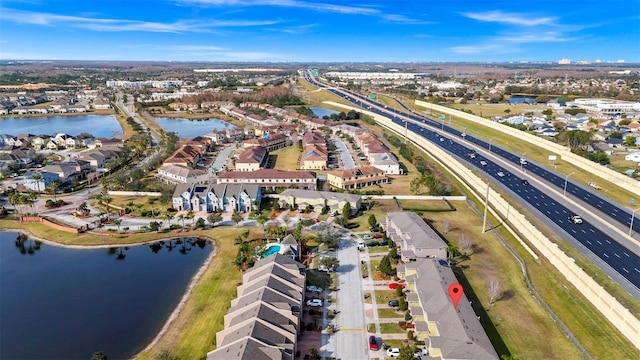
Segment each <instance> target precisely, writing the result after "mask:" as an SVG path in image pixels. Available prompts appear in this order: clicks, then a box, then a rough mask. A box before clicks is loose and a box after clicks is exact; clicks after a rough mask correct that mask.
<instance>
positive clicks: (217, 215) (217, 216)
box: [207, 212, 222, 226]
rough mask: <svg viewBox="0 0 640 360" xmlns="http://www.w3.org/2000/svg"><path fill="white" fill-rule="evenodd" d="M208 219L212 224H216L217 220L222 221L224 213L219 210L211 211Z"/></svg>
mask: <svg viewBox="0 0 640 360" xmlns="http://www.w3.org/2000/svg"><path fill="white" fill-rule="evenodd" d="M207 221H209V222H210V223H211V225H213V226H216V223H217V222H220V221H222V215H220V213H217V212H214V213H211V214H209V215H208V216H207Z"/></svg>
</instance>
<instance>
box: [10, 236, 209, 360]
mask: <svg viewBox="0 0 640 360" xmlns="http://www.w3.org/2000/svg"><path fill="white" fill-rule="evenodd" d="M17 236H18V233H15V232H0V324H2V326H0V359H17V360H20V359H82V360H87V359H89V358H91V355H92V354H93V353H94V352H96V351H102V352H104V354H105V355H107V356H108V358H109V359H125V358H130V357H132V356H133V355H135V354H136V353H137V352H139V351H141V350H142V349H144V348H145V347H146V346H147V345H148V343H149V342H151V340H153V338H154V337H155V336H156V334H157V333H158V332H159V331H160V329H161V328H162V326H163V325H164V323H165V321H166V319H167V318H168V316H169V315H170V313H171V312H172V311H173V310H174V308H175V306H176V305H177V304H178V302H179V301H180V299H181V298H182V296H183V293H184V291H185V290H186V288H187V286H188V284H189V282H190V280H191V278H192V277H193V275H194V274H195V273H196V272H197V270H198V269H199V268H200V267H201V266H202V264H203V263H204V261H205V260H206V259H207V257H208V256H209V255H210V254H211V252H212V250H213V246H212V245H211V244H210V243H208V242H206V241H202V240H200V241H198V240H197V239H195V238H181V239H174V240H172V241H164V242H158V243H154V244H153V245H151V244H147V245H139V246H131V247H126V248H125V247H121V248H112V249H106V248H102V249H70V248H62V247H58V246H53V245H49V244H38V243H36V242H35V241H33V240H31V239H29V240H26V241H24V242H23V243H22V245H21V246H18V245H17V244H16V238H17ZM214 261H215V260H214Z"/></svg>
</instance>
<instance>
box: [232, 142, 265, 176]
mask: <svg viewBox="0 0 640 360" xmlns="http://www.w3.org/2000/svg"><path fill="white" fill-rule="evenodd" d="M268 161H269V153H268V152H267V149H265V148H263V147H262V146H252V147H249V148H246V149H245V150H244V151H243V152H242V153H241V154H240V156H239V157H238V158H237V159H236V161H235V170H236V171H256V170H259V169H260V168H263V167H265V166H266V165H267V162H268Z"/></svg>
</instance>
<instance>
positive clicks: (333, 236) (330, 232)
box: [318, 226, 340, 249]
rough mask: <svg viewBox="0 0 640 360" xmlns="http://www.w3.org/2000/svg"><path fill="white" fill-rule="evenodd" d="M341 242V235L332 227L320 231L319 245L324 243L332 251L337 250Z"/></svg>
mask: <svg viewBox="0 0 640 360" xmlns="http://www.w3.org/2000/svg"><path fill="white" fill-rule="evenodd" d="M339 241H340V233H339V232H338V231H336V230H335V229H334V228H333V227H331V226H325V227H323V228H322V229H321V230H320V231H318V243H324V244H325V245H327V246H328V247H329V248H330V249H335V248H336V247H337V246H338V242H339Z"/></svg>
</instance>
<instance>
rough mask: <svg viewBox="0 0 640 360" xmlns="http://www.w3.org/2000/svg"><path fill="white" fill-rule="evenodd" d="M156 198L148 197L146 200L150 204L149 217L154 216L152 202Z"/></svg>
mask: <svg viewBox="0 0 640 360" xmlns="http://www.w3.org/2000/svg"><path fill="white" fill-rule="evenodd" d="M156 200H157V199H156V198H149V199H148V200H147V203H148V204H149V205H151V217H154V216H155V215H154V213H153V204H154V203H155V202H156Z"/></svg>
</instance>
